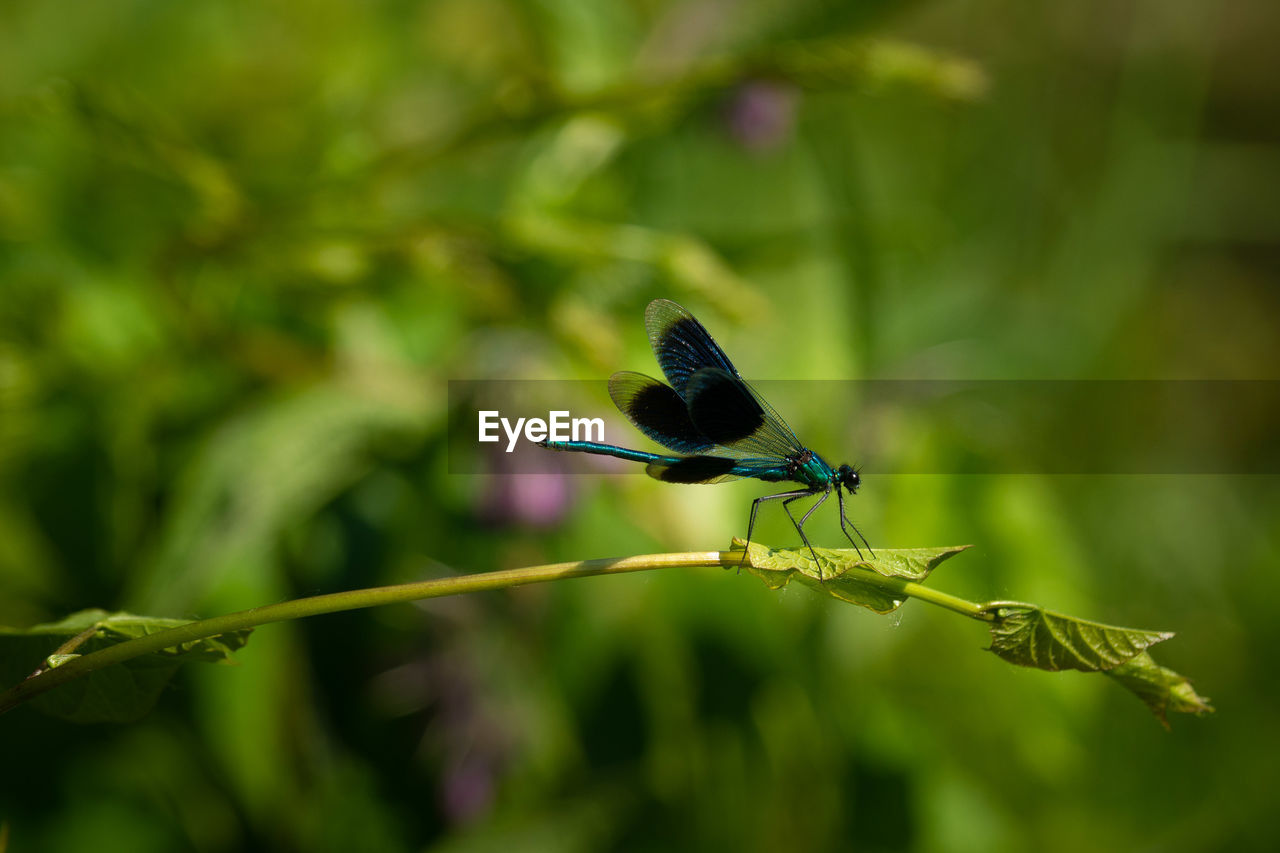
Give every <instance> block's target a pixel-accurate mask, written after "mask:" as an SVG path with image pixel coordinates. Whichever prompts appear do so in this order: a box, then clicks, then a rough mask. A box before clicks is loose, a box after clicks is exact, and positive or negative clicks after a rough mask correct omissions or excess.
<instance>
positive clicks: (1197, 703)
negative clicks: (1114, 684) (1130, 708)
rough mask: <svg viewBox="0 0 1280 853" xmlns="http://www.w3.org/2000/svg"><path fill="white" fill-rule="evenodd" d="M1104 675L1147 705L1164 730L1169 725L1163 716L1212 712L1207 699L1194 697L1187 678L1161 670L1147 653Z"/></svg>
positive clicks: (1136, 656)
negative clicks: (1173, 713) (1171, 712)
mask: <svg viewBox="0 0 1280 853" xmlns="http://www.w3.org/2000/svg"><path fill="white" fill-rule="evenodd" d="M1106 674H1107V675H1109V676H1111V677H1112V678H1114V679H1115V680H1116V681H1118V682H1120V683H1121V684H1122V685H1124V686H1125V687H1127V688H1128V689H1129V690H1131V691H1133V693H1135V694H1137V696H1138V698H1139V699H1141V700H1142V701H1143V702H1146V703H1147V707H1148V708H1150V709H1151V713H1153V714H1155V715H1156V717H1157V718H1158V719H1159V720H1160V723H1161V724H1162V725H1163V726H1164V727H1165V728H1166V729H1167V728H1169V721H1168V719H1167V718H1166V717H1165V714H1166V713H1167V712H1169V711H1174V712H1177V713H1182V714H1195V715H1197V716H1199V715H1201V714H1207V713H1212V712H1213V706H1212V705H1210V704H1209V698H1208V697H1207V696H1201V695H1199V694H1198V693H1196V691H1195V688H1193V687H1192V686H1191V682H1190V681H1189V680H1187V678H1186V676H1183V675H1179V674H1178V673H1176V672H1174V671H1173V670H1171V669H1166V668H1164V667H1163V666H1160V665H1159V664H1157V663H1156V662H1155V661H1154V660H1153V659H1152V658H1151V655H1150V654H1148V653H1147V652H1142V653H1141V654H1138V655H1134V656H1133V657H1132V658H1130V659H1129V660H1127V661H1125V662H1124V663H1122V664H1120V665H1119V666H1117V667H1115V668H1114V669H1109V670H1107V671H1106Z"/></svg>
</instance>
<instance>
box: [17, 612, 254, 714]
mask: <svg viewBox="0 0 1280 853" xmlns="http://www.w3.org/2000/svg"><path fill="white" fill-rule="evenodd" d="M190 621H192V620H189V619H164V618H159V617H153V616H137V615H135V614H132V613H108V612H107V611H105V610H81V611H79V612H78V613H73V614H71V615H70V616H68V617H66V618H65V619H62V620H60V621H58V622H52V623H48V624H44V625H36V626H34V627H31V628H26V629H20V628H9V627H4V626H0V679H3V683H4V685H5V686H9V685H12V684H16V683H18V682H19V681H21V680H22V679H24V678H26V677H27V676H29V675H30V674H31V672H32V670H33V669H36V668H37V667H39V668H40V669H52V668H54V667H56V666H61V665H62V664H64V663H66V662H67V661H69V660H72V659H74V658H76V657H79V656H80V655H83V654H87V653H89V652H93V651H97V650H98V649H102V648H106V647H107V646H112V645H115V644H117V643H121V642H124V641H126V640H132V639H136V638H138V637H145V636H147V635H149V634H154V633H156V632H157V631H165V630H168V629H169V628H176V627H177V626H179V625H185V624H187V623H189V622H190ZM248 641H249V630H244V631H236V632H234V633H231V634H224V635H222V636H218V637H210V638H207V639H198V640H191V641H189V642H186V643H182V644H180V645H177V646H174V647H171V648H167V649H164V650H162V651H160V652H157V653H155V654H152V655H146V656H144V657H140V658H135V659H134V660H131V661H127V662H126V663H123V664H121V665H119V666H109V667H106V668H105V669H101V670H97V671H94V672H91V673H89V674H88V675H85V676H84V677H81V678H77V679H75V680H73V681H71V682H68V683H67V684H65V685H62V686H61V687H59V688H57V689H55V690H52V691H50V692H48V693H45V694H43V695H41V696H38V697H36V698H35V699H33V700H32V702H31V704H32V706H33V707H35V708H38V709H39V710H41V711H43V712H44V713H46V714H49V715H51V716H55V717H61V718H62V719H65V720H69V721H71V722H76V723H106V722H110V723H122V722H130V721H133V720H136V719H138V718H140V717H142V716H143V715H144V714H146V713H147V711H149V710H151V707H152V706H153V705H154V704H155V702H156V699H158V698H159V696H160V691H161V690H163V689H164V686H165V685H166V684H167V683H168V682H169V679H170V678H171V677H172V676H173V674H174V672H176V671H177V669H178V666H179V665H180V664H182V663H185V662H188V661H199V662H204V663H216V662H220V661H225V660H229V659H230V657H231V653H232V652H234V651H236V650H237V649H240V648H242V647H243V646H244V644H245V643H247V642H248Z"/></svg>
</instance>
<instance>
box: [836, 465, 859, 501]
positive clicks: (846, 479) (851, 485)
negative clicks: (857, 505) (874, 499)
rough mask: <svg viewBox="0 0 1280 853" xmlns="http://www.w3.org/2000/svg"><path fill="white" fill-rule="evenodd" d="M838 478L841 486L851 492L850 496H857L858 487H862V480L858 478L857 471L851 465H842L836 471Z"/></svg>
mask: <svg viewBox="0 0 1280 853" xmlns="http://www.w3.org/2000/svg"><path fill="white" fill-rule="evenodd" d="M836 478H837V480H838V481H839V483H840V485H842V486H844V487H845V488H846V489H848V490H849V494H851V495H856V494H857V493H858V486H861V485H862V478H861V477H860V476H858V471H857V469H855V468H853V467H852V466H850V465H841V466H840V467H839V468H837V469H836Z"/></svg>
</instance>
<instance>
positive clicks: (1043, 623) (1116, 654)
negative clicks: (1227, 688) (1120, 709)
mask: <svg viewBox="0 0 1280 853" xmlns="http://www.w3.org/2000/svg"><path fill="white" fill-rule="evenodd" d="M986 610H987V612H988V613H990V614H992V615H993V616H994V617H995V621H993V622H992V623H991V651H993V652H995V653H996V654H997V655H999V656H1000V657H1002V658H1004V659H1005V660H1007V661H1009V663H1014V664H1017V665H1018V666H1029V667H1034V668H1036V669H1044V670H1048V671H1050V672H1059V671H1061V670H1064V669H1075V670H1079V671H1081V672H1105V673H1106V674H1107V675H1109V676H1111V677H1112V678H1114V679H1115V680H1116V681H1118V682H1119V683H1120V684H1122V685H1124V687H1126V688H1127V689H1129V690H1130V691H1132V692H1133V693H1134V694H1135V695H1137V697H1138V698H1139V699H1141V700H1142V701H1143V702H1145V703H1147V707H1148V708H1150V709H1151V711H1152V713H1154V714H1155V715H1156V716H1157V717H1158V718H1159V719H1160V722H1161V723H1162V724H1164V725H1165V726H1166V727H1167V726H1168V722H1167V721H1166V719H1165V713H1166V712H1167V711H1177V712H1181V713H1194V714H1203V713H1206V712H1209V711H1212V710H1213V708H1212V707H1210V705H1209V703H1208V700H1207V699H1206V698H1204V697H1202V696H1200V695H1198V694H1197V693H1196V692H1195V690H1194V689H1193V688H1192V687H1191V682H1189V681H1188V680H1187V679H1186V678H1185V677H1184V676H1182V675H1179V674H1178V673H1176V672H1174V671H1173V670H1171V669H1165V668H1164V667H1162V666H1159V665H1158V664H1157V663H1156V662H1155V661H1154V660H1153V659H1152V657H1151V654H1150V653H1149V652H1147V649H1148V648H1149V647H1150V646H1154V645H1155V644H1156V643H1162V642H1164V641H1165V640H1167V639H1169V638H1170V637H1172V636H1173V632H1171V631H1142V630H1138V629H1136V628H1117V627H1115V626H1112V625H1102V624H1099V623H1097V622H1086V621H1085V620H1083V619H1076V618H1074V617H1072V616H1064V615H1062V614H1061V613H1054V612H1052V611H1049V610H1044V609H1042V608H1040V607H1036V606H1035V605H1032V604H1006V603H998V604H992V605H988V607H987V608H986Z"/></svg>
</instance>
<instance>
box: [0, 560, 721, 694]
mask: <svg viewBox="0 0 1280 853" xmlns="http://www.w3.org/2000/svg"><path fill="white" fill-rule="evenodd" d="M739 559H740V557H739V556H734V555H731V554H730V552H728V551H725V552H720V551H693V552H688V553H679V554H647V555H643V556H638V557H623V558H619V559H606V560H581V561H579V562H574V563H552V564H550V565H546V566H531V567H528V568H523V569H507V570H505V571H499V572H485V573H484V574H476V575H461V576H459V577H451V578H437V579H434V580H427V581H416V582H414V583H405V584H397V585H395V586H380V587H373V588H371V589H357V590H351V591H349V592H334V593H329V594H327V595H316V596H312V597H310V598H298V599H294V600H293V601H283V602H280V603H278V604H268V605H264V606H262V607H254V608H252V609H249V610H241V611H239V612H236V613H228V614H226V615H224V616H214V617H213V618H211V619H201V620H199V621H197V622H189V623H187V624H185V625H179V626H178V627H176V628H170V629H168V630H166V631H158V632H156V633H154V634H148V635H147V636H145V637H138V638H137V639H133V640H126V641H124V642H122V643H117V644H116V645H114V646H108V647H107V648H105V649H100V650H98V651H96V652H91V653H90V654H87V655H84V656H82V657H78V658H73V659H72V660H69V661H67V662H65V663H63V664H61V665H59V666H56V667H53V668H52V669H43V670H41V671H38V672H37V673H36V674H34V675H32V676H30V677H29V678H27V679H26V680H24V681H22V682H20V683H18V684H16V685H14V686H13V687H11V688H10V689H8V690H6V691H4V693H0V714H3V713H4V712H5V711H8V710H10V709H12V708H14V707H16V706H18V705H20V704H22V703H23V702H26V701H27V700H29V699H32V698H34V697H35V696H39V695H40V694H41V693H44V692H46V691H48V690H52V689H53V688H55V687H57V686H58V685H60V684H65V683H66V682H68V681H71V680H72V679H75V678H78V677H80V676H82V675H88V674H89V673H91V672H94V671H96V670H99V669H102V668H104V667H108V666H113V665H115V664H118V663H124V662H125V661H128V660H132V659H133V658H136V657H141V656H142V655H147V654H153V653H155V652H159V651H163V650H164V649H168V648H173V647H175V646H180V645H182V644H183V643H189V642H192V641H194V640H201V639H206V638H209V637H216V636H218V635H220V634H229V633H232V632H234V631H243V630H245V629H246V628H256V627H258V626H259V625H266V624H268V623H271V622H285V621H288V620H291V619H301V618H303V617H306V616H319V615H321V614H323V613H337V612H340V611H343V610H358V609H360V608H363V607H378V606H380V605H384V604H401V603H404V602H409V601H419V600H422V599H426V598H440V597H442V596H446V595H462V594H463V593H468V592H484V591H486V590H493V589H506V588H507V587H513V586H523V585H525V584H531V583H543V582H545V581H554V580H566V579H568V578H586V577H593V576H596V575H615V574H622V573H625V572H643V571H647V570H650V569H673V568H693V567H698V566H722V567H725V568H729V567H731V566H736V565H737V564H738V560H739Z"/></svg>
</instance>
